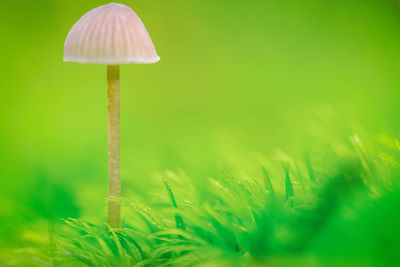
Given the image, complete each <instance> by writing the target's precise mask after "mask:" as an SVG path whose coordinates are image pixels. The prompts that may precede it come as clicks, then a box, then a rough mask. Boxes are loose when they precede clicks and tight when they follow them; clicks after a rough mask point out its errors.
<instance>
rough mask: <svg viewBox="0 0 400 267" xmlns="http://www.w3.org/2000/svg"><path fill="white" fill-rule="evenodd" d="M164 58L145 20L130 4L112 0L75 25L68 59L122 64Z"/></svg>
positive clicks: (66, 49) (67, 49) (69, 39)
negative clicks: (148, 30)
mask: <svg viewBox="0 0 400 267" xmlns="http://www.w3.org/2000/svg"><path fill="white" fill-rule="evenodd" d="M159 60H160V57H159V56H158V55H157V52H156V50H155V48H154V45H153V42H152V41H151V38H150V36H149V34H148V32H147V30H146V28H145V26H144V25H143V22H142V21H141V20H140V18H139V17H138V16H137V15H136V13H135V12H134V11H133V10H132V9H131V8H130V7H127V6H125V5H122V4H116V3H111V4H108V5H104V6H100V7H97V8H95V9H93V10H91V11H89V12H87V13H86V14H85V15H83V16H82V17H81V18H80V19H79V20H78V22H76V23H75V24H74V26H72V28H71V30H70V32H69V33H68V36H67V39H66V40H65V45H64V61H67V62H79V63H97V64H107V65H118V64H124V63H125V64H127V63H155V62H157V61H159Z"/></svg>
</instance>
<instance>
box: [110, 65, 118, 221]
mask: <svg viewBox="0 0 400 267" xmlns="http://www.w3.org/2000/svg"><path fill="white" fill-rule="evenodd" d="M107 88H108V176H109V177H108V179H109V180H108V183H109V184H108V224H109V225H110V226H111V227H119V226H120V223H121V219H120V218H121V207H120V199H119V198H120V196H121V167H120V106H119V100H120V96H119V65H107Z"/></svg>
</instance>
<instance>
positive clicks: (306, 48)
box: [0, 0, 400, 253]
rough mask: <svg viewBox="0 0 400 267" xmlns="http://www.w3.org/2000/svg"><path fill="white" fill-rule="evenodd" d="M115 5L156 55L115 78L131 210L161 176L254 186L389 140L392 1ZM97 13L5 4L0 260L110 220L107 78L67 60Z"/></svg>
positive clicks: (399, 15)
mask: <svg viewBox="0 0 400 267" xmlns="http://www.w3.org/2000/svg"><path fill="white" fill-rule="evenodd" d="M120 2H121V3H124V4H127V5H129V6H131V7H132V8H133V9H134V10H135V11H136V12H137V14H138V15H139V16H140V17H141V19H142V20H143V22H144V23H145V25H146V27H147V29H148V31H149V33H150V35H151V37H152V39H153V42H154V44H155V46H156V49H157V51H158V53H159V55H160V56H161V61H160V62H159V63H157V64H154V65H124V66H122V73H121V127H122V128H121V134H122V136H121V138H122V140H121V146H122V147H121V150H122V176H123V183H124V184H123V186H124V189H123V191H124V196H125V197H127V198H135V196H146V195H151V192H152V189H153V188H154V187H155V186H157V179H153V178H154V177H157V175H158V173H160V172H164V171H166V170H171V171H177V170H183V171H185V172H186V173H187V175H188V176H189V177H191V179H192V180H193V182H194V183H201V181H202V180H204V179H206V178H207V177H210V176H217V175H219V174H220V173H223V172H226V171H228V172H231V173H234V174H238V175H254V176H257V175H259V173H260V167H261V166H266V167H267V168H269V169H271V170H272V173H274V168H276V169H278V167H275V160H276V155H277V154H279V155H282V154H284V155H290V157H293V158H295V159H301V158H303V156H304V155H305V154H307V153H311V154H312V155H319V154H318V153H321V154H323V153H325V152H324V151H329V150H332V149H334V150H338V151H344V152H345V151H346V147H347V146H348V142H349V141H348V139H349V137H350V136H354V135H358V136H360V138H361V139H362V140H363V141H364V142H366V143H369V144H375V143H378V144H379V143H385V142H386V141H387V140H388V139H390V138H391V137H396V136H398V134H399V131H400V119H399V118H400V117H399V106H400V75H399V70H400V4H399V1H397V0H336V1H324V0H285V1H282V0H269V1H261V0H248V1H238V0H202V1H188V0H168V1H166V0H151V1H149V0H146V1H145V0H135V1H128V0H127V1H125V0H121V1H120ZM106 3H108V1H101V0H85V1H82V0H68V1H65V0H12V1H3V2H2V4H1V8H0V56H1V57H0V58H1V62H2V63H1V64H0V93H1V105H0V111H1V116H0V118H1V123H0V170H1V178H0V246H1V247H2V249H1V251H2V253H3V252H4V253H5V251H6V249H5V247H6V246H7V249H9V248H10V247H19V246H25V245H26V244H29V243H30V242H47V241H46V240H47V239H46V238H45V237H46V236H47V233H48V232H49V231H51V229H50V230H49V228H52V227H53V226H52V224H53V223H55V224H56V223H57V222H59V221H60V219H61V218H66V217H80V218H85V219H87V220H89V221H92V222H96V223H101V222H104V221H105V218H106V195H107V98H106V67H105V66H102V65H81V64H74V63H63V61H62V57H63V44H64V40H65V37H66V36H67V33H68V31H69V29H70V28H71V26H72V25H73V23H74V22H76V21H77V20H78V19H79V18H80V17H81V16H82V15H83V14H84V13H85V12H87V11H88V10H90V9H92V8H94V7H97V6H99V5H101V4H106ZM371 146H372V145H371ZM315 157H317V156H315ZM277 165H279V164H277ZM276 173H277V174H276V175H281V176H283V174H279V172H278V171H276ZM148 193H150V194H148ZM149 201H151V199H149ZM49 222H51V223H49Z"/></svg>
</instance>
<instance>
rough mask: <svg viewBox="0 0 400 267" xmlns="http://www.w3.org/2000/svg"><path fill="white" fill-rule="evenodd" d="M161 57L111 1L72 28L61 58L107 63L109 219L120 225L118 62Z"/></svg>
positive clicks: (136, 22) (131, 16)
mask: <svg viewBox="0 0 400 267" xmlns="http://www.w3.org/2000/svg"><path fill="white" fill-rule="evenodd" d="M159 60H160V57H159V56H158V55H157V53H156V51H155V48H154V45H153V42H152V41H151V39H150V36H149V34H148V33H147V30H146V28H145V26H144V25H143V23H142V21H141V20H140V18H139V17H138V16H137V15H136V13H135V12H134V11H133V10H132V9H131V8H129V7H127V6H125V5H122V4H116V3H111V4H108V5H105V6H100V7H98V8H95V9H93V10H91V11H89V12H88V13H86V14H85V15H83V17H82V18H80V19H79V20H78V22H76V23H75V25H74V26H73V27H72V28H71V30H70V32H69V34H68V36H67V39H66V41H65V45H64V61H68V62H79V63H94V64H105V65H107V86H108V166H109V193H108V194H109V201H108V222H109V225H110V226H111V227H119V226H120V217H121V215H120V209H121V208H120V203H119V198H120V195H121V171H120V104H119V103H120V93H119V83H120V82H119V65H120V64H127V63H155V62H157V61H159Z"/></svg>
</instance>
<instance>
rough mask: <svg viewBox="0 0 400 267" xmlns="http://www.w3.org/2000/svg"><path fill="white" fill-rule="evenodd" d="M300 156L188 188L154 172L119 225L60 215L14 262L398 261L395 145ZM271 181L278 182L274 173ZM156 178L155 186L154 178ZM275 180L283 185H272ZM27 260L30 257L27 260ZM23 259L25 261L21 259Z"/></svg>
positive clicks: (185, 180) (183, 180)
mask: <svg viewBox="0 0 400 267" xmlns="http://www.w3.org/2000/svg"><path fill="white" fill-rule="evenodd" d="M351 144H352V149H353V153H352V154H348V155H347V156H339V155H336V156H335V157H334V156H333V154H331V155H329V158H328V157H327V158H322V159H321V160H322V162H323V163H322V164H321V165H320V166H319V165H318V163H316V161H315V160H313V157H312V155H308V156H306V157H305V158H304V161H302V162H294V161H293V160H291V159H290V158H288V157H287V156H282V155H281V156H280V157H279V162H280V163H279V165H281V175H279V176H276V177H275V176H271V175H270V174H269V173H268V170H267V169H266V168H264V167H261V168H260V170H259V174H260V175H259V176H257V177H234V176H232V175H229V174H228V173H226V174H224V175H221V176H220V177H213V178H209V179H208V182H207V184H206V185H205V186H203V187H196V186H194V185H193V183H192V180H191V179H190V178H189V177H187V175H186V174H185V173H184V172H183V171H180V172H178V173H173V172H170V171H167V172H165V173H162V174H159V175H158V178H159V179H158V182H159V183H160V187H158V188H154V189H149V190H153V192H151V193H152V195H153V196H154V198H153V199H152V200H151V201H149V200H147V201H146V200H136V201H134V202H132V201H129V200H127V199H122V200H121V201H122V204H123V207H124V214H125V218H124V223H123V227H122V228H120V229H110V228H109V227H108V226H107V225H106V224H100V225H95V224H91V223H89V222H86V221H85V220H83V219H74V218H71V219H67V220H65V221H64V224H63V227H62V229H58V230H57V232H56V233H51V234H50V236H51V238H50V240H49V243H48V244H45V245H43V246H42V247H41V249H37V248H36V249H35V248H31V249H25V250H22V251H18V252H17V253H22V255H24V256H23V257H19V258H20V259H24V262H15V264H16V265H21V266H30V265H32V266H46V265H48V266H52V265H55V266H135V265H137V266H193V265H197V264H199V265H200V266H263V265H264V264H271V265H273V266H280V265H284V266H286V265H291V266H293V265H294V266H304V265H307V266H326V265H335V264H340V265H347V266H349V265H350V266H353V265H354V266H360V265H362V266H377V265H391V264H394V263H395V262H398V260H399V257H400V256H399V255H400V243H399V240H400V230H399V229H398V226H397V223H396V219H397V218H398V215H397V213H398V207H399V205H400V188H399V185H398V180H399V178H400V177H399V176H400V172H399V166H400V149H399V145H398V142H397V141H396V140H395V141H393V142H392V143H390V144H389V145H388V146H385V147H383V148H382V150H381V152H378V153H370V152H367V151H366V149H365V148H364V146H363V145H362V143H361V141H360V140H359V138H358V137H354V138H352V139H351ZM279 179H281V180H283V183H282V181H279ZM162 185H163V186H162ZM278 185H282V186H281V187H280V186H278ZM28 263H29V264H28ZM24 264H25V265H24Z"/></svg>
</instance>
